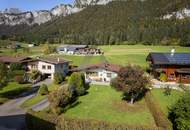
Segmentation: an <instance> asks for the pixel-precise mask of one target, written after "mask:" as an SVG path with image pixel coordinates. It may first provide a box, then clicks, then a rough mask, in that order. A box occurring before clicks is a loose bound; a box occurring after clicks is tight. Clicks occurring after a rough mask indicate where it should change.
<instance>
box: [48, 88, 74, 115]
mask: <svg viewBox="0 0 190 130" xmlns="http://www.w3.org/2000/svg"><path fill="white" fill-rule="evenodd" d="M48 100H49V102H50V109H51V111H52V112H53V113H54V114H61V113H62V112H63V111H65V110H66V107H67V106H68V105H69V104H72V103H73V102H74V101H75V100H76V96H74V94H73V92H72V91H71V90H70V89H69V88H68V87H66V86H64V87H62V88H60V89H58V90H56V91H53V92H52V93H50V95H49V96H48Z"/></svg>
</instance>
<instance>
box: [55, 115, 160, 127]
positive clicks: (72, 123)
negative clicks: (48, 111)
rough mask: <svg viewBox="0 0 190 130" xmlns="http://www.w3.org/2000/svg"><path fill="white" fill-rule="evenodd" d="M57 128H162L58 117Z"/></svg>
mask: <svg viewBox="0 0 190 130" xmlns="http://www.w3.org/2000/svg"><path fill="white" fill-rule="evenodd" d="M57 128H58V130H162V129H161V128H158V127H150V126H140V125H137V126H135V125H133V126H131V125H126V124H117V123H108V122H105V121H96V120H84V119H71V118H65V117H63V116H61V117H59V119H58V124H57Z"/></svg>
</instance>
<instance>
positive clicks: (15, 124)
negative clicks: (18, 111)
mask: <svg viewBox="0 0 190 130" xmlns="http://www.w3.org/2000/svg"><path fill="white" fill-rule="evenodd" d="M4 127H5V128H9V129H15V130H26V124H25V115H13V116H0V129H1V130H3V129H4Z"/></svg>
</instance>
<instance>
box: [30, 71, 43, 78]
mask: <svg viewBox="0 0 190 130" xmlns="http://www.w3.org/2000/svg"><path fill="white" fill-rule="evenodd" d="M40 76H41V73H40V71H37V70H33V71H32V72H31V74H30V78H31V79H32V80H37V79H38V78H39V77H40Z"/></svg>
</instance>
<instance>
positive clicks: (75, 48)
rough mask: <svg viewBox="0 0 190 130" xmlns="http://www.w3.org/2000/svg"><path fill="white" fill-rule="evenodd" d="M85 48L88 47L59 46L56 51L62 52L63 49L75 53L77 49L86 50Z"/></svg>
mask: <svg viewBox="0 0 190 130" xmlns="http://www.w3.org/2000/svg"><path fill="white" fill-rule="evenodd" d="M86 47H88V45H65V46H60V47H59V48H58V50H59V51H62V50H64V49H65V48H67V50H68V51H75V50H77V49H82V48H86Z"/></svg>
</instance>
